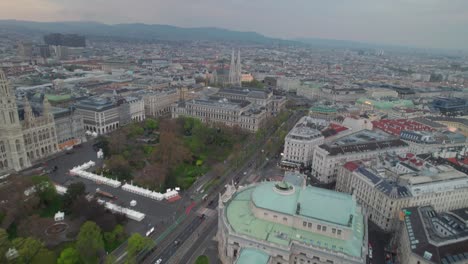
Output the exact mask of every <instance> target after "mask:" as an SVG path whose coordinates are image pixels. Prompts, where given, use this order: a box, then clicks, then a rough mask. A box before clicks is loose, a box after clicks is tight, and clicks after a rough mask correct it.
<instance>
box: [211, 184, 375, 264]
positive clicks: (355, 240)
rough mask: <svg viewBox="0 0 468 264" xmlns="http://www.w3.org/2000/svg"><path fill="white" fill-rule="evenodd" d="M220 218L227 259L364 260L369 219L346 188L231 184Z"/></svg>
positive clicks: (349, 263) (280, 263) (227, 263)
mask: <svg viewBox="0 0 468 264" xmlns="http://www.w3.org/2000/svg"><path fill="white" fill-rule="evenodd" d="M218 219H219V220H218V233H217V240H218V250H219V256H220V259H221V261H222V263H224V264H231V263H236V264H244V263H255V264H267V263H274V264H286V263H289V264H299V263H311V264H314V263H315V264H324V263H326V264H330V263H334V264H345V263H346V264H353V263H366V259H367V251H368V248H367V245H368V243H367V220H366V217H365V213H364V212H363V211H361V207H360V206H359V205H358V204H357V202H356V200H355V199H354V198H353V197H352V196H351V195H348V194H343V193H338V192H334V191H330V190H326V189H321V188H315V187H310V186H304V185H302V186H296V185H291V184H289V183H286V182H262V183H257V184H253V185H249V186H245V187H240V188H239V189H236V187H234V186H232V185H228V186H227V188H226V192H225V193H224V194H222V195H221V196H220V198H219V206H218Z"/></svg>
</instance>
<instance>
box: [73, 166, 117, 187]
mask: <svg viewBox="0 0 468 264" xmlns="http://www.w3.org/2000/svg"><path fill="white" fill-rule="evenodd" d="M94 165H96V163H95V162H94V161H91V160H90V161H88V162H86V163H84V164H83V165H80V166H77V167H73V169H71V170H70V174H71V175H73V176H79V177H82V178H85V179H88V180H92V181H94V182H97V183H102V184H106V185H109V186H111V187H114V188H117V187H120V185H122V183H121V182H120V181H118V180H113V179H109V178H106V177H104V176H100V175H97V174H94V173H91V172H87V171H86V170H87V169H89V168H91V167H92V166H94Z"/></svg>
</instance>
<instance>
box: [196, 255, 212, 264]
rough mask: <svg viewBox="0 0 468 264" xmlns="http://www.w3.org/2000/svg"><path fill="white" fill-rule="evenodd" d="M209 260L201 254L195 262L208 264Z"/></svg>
mask: <svg viewBox="0 0 468 264" xmlns="http://www.w3.org/2000/svg"><path fill="white" fill-rule="evenodd" d="M209 263H210V261H209V259H208V257H207V256H205V255H201V256H198V258H197V259H196V260H195V264H209Z"/></svg>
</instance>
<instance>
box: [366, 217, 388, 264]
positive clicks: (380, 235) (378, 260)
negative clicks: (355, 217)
mask: <svg viewBox="0 0 468 264" xmlns="http://www.w3.org/2000/svg"><path fill="white" fill-rule="evenodd" d="M368 223H369V224H368V226H369V227H368V230H369V236H368V239H369V244H371V245H372V259H370V260H369V263H372V264H384V263H385V250H384V249H385V246H386V245H387V244H388V242H389V241H390V235H389V234H386V233H384V232H382V231H381V230H380V229H379V228H378V227H377V226H376V225H375V224H373V223H372V222H371V221H368Z"/></svg>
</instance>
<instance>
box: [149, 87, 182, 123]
mask: <svg viewBox="0 0 468 264" xmlns="http://www.w3.org/2000/svg"><path fill="white" fill-rule="evenodd" d="M141 96H142V97H143V101H144V102H145V103H144V105H145V114H146V115H147V116H153V117H157V116H163V115H168V114H170V113H171V105H172V104H174V103H176V102H177V101H179V98H180V92H179V90H178V89H170V90H160V91H149V92H146V93H144V94H141Z"/></svg>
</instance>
